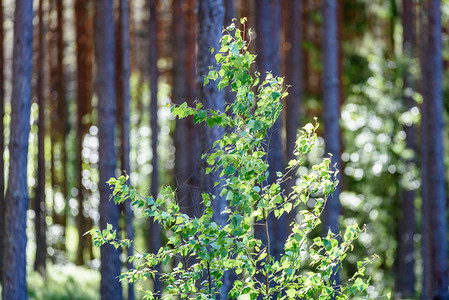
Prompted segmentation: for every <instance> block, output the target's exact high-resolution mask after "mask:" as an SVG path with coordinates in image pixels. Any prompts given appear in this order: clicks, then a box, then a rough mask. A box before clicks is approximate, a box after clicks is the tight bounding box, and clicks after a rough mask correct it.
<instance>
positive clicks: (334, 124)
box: [322, 0, 341, 286]
mask: <svg viewBox="0 0 449 300" xmlns="http://www.w3.org/2000/svg"><path fill="white" fill-rule="evenodd" d="M338 3H339V1H338V0H324V1H323V3H322V14H323V27H322V28H323V34H322V38H323V39H322V49H323V50H322V61H323V73H322V77H323V79H322V82H323V84H322V87H323V121H324V142H325V144H326V153H329V154H330V155H331V156H332V158H331V167H332V168H334V167H335V171H336V172H338V170H340V166H341V159H340V153H341V146H340V142H341V141H340V126H339V120H340V99H339V98H340V91H339V89H340V80H339V74H340V73H339V71H338V65H339V59H338V56H339V50H338V48H339V40H338V21H337V13H338ZM340 174H341V173H338V174H337V176H336V179H338V180H340V179H341V176H340ZM339 196H340V185H338V186H337V187H336V189H335V191H334V193H333V194H332V195H331V196H330V197H329V198H328V199H327V202H326V208H325V209H324V211H323V231H324V234H327V232H328V231H329V230H330V231H332V232H333V233H334V234H338V232H339V224H338V217H339V215H340V201H339ZM336 271H337V270H335V272H336ZM332 277H333V278H332V280H335V281H336V286H338V285H339V276H338V273H337V274H336V273H334V274H333V276H332Z"/></svg>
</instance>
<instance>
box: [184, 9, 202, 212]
mask: <svg viewBox="0 0 449 300" xmlns="http://www.w3.org/2000/svg"><path fill="white" fill-rule="evenodd" d="M196 5H197V1H196V0H187V16H186V18H187V19H186V20H187V25H186V39H187V41H186V47H187V49H191V50H190V51H187V55H186V61H185V65H186V76H187V92H186V98H187V99H188V100H189V101H191V100H193V99H196V98H197V97H198V87H197V80H196V78H197V77H196V76H197V74H196V68H195V65H196V55H197V53H196V50H197V44H196V27H197V24H198V19H197V15H196ZM192 104H193V101H192ZM187 128H188V130H187V136H188V139H189V141H195V142H193V143H192V142H190V143H188V148H189V153H191V156H190V157H192V158H193V159H190V160H189V169H190V175H189V182H190V183H189V185H190V188H189V195H190V197H191V199H192V204H193V208H192V215H194V216H197V217H199V216H200V215H201V204H200V203H201V201H202V199H201V196H200V186H199V172H198V170H199V167H200V163H199V162H200V161H201V153H200V151H199V145H198V127H197V126H195V125H194V123H193V122H188V124H187Z"/></svg>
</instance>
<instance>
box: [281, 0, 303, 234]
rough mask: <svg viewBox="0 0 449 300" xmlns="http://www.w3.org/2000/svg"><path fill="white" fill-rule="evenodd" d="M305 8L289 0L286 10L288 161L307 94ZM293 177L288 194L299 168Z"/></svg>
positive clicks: (288, 181)
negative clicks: (303, 10)
mask: <svg viewBox="0 0 449 300" xmlns="http://www.w3.org/2000/svg"><path fill="white" fill-rule="evenodd" d="M302 8H303V4H302V3H301V1H285V0H284V12H285V16H286V22H285V24H284V28H285V43H286V50H285V52H284V57H285V58H284V59H285V64H284V67H285V81H286V84H287V85H289V86H290V87H289V90H288V92H289V95H288V96H287V98H286V99H285V118H286V120H285V131H286V157H287V161H290V160H292V159H295V155H294V154H293V152H294V150H295V143H296V137H297V134H298V128H299V124H300V120H301V106H302V105H301V104H302V97H303V80H304V78H303V72H304V68H303V64H302V62H303V50H302V40H303V37H302ZM290 176H291V177H290V178H289V179H288V180H287V181H286V183H285V186H286V187H285V188H286V193H287V194H289V193H290V192H291V191H292V187H293V186H295V183H296V170H294V171H293V172H291V173H290ZM295 216H296V212H295V211H292V212H291V213H290V214H288V215H287V217H286V218H287V222H286V225H287V231H289V228H290V226H289V225H290V224H291V223H292V222H293V221H294V218H295Z"/></svg>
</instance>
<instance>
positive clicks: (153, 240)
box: [148, 0, 162, 292]
mask: <svg viewBox="0 0 449 300" xmlns="http://www.w3.org/2000/svg"><path fill="white" fill-rule="evenodd" d="M148 4H149V5H148V6H149V7H148V8H149V17H150V21H149V24H148V25H149V39H150V49H149V57H148V59H149V77H150V96H151V103H150V118H151V124H150V127H151V150H152V153H153V158H152V163H151V164H152V166H153V171H152V172H151V188H150V193H151V195H153V196H154V197H157V195H158V193H159V156H158V153H157V146H158V133H159V126H158V118H157V112H158V98H157V88H158V85H157V84H158V78H159V72H158V69H157V60H158V55H159V53H158V40H157V33H158V31H157V30H158V19H157V5H158V0H149V1H148ZM149 234H150V236H149V239H148V241H149V243H150V245H149V246H150V247H149V249H150V251H151V252H152V253H156V252H157V251H158V250H159V248H160V247H161V243H162V241H161V228H160V226H159V224H157V223H156V222H150V228H149ZM158 268H160V267H158ZM153 288H154V291H155V292H158V291H160V290H161V288H162V285H161V282H160V279H159V277H158V276H157V277H156V279H155V281H154V287H153Z"/></svg>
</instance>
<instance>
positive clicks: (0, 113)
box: [0, 0, 5, 282]
mask: <svg viewBox="0 0 449 300" xmlns="http://www.w3.org/2000/svg"><path fill="white" fill-rule="evenodd" d="M3 38H4V32H3V0H0V233H1V234H4V230H5V229H4V228H5V172H4V170H5V161H4V159H3V152H4V149H5V135H4V129H5V128H4V124H3V118H4V116H5V99H4V97H5V92H4V80H5V78H4V71H3V68H4V58H5V57H4V54H3ZM3 252H4V246H3V240H2V241H0V282H3V280H2V278H3V277H2V276H3V272H2V269H3V259H2V257H3Z"/></svg>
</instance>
